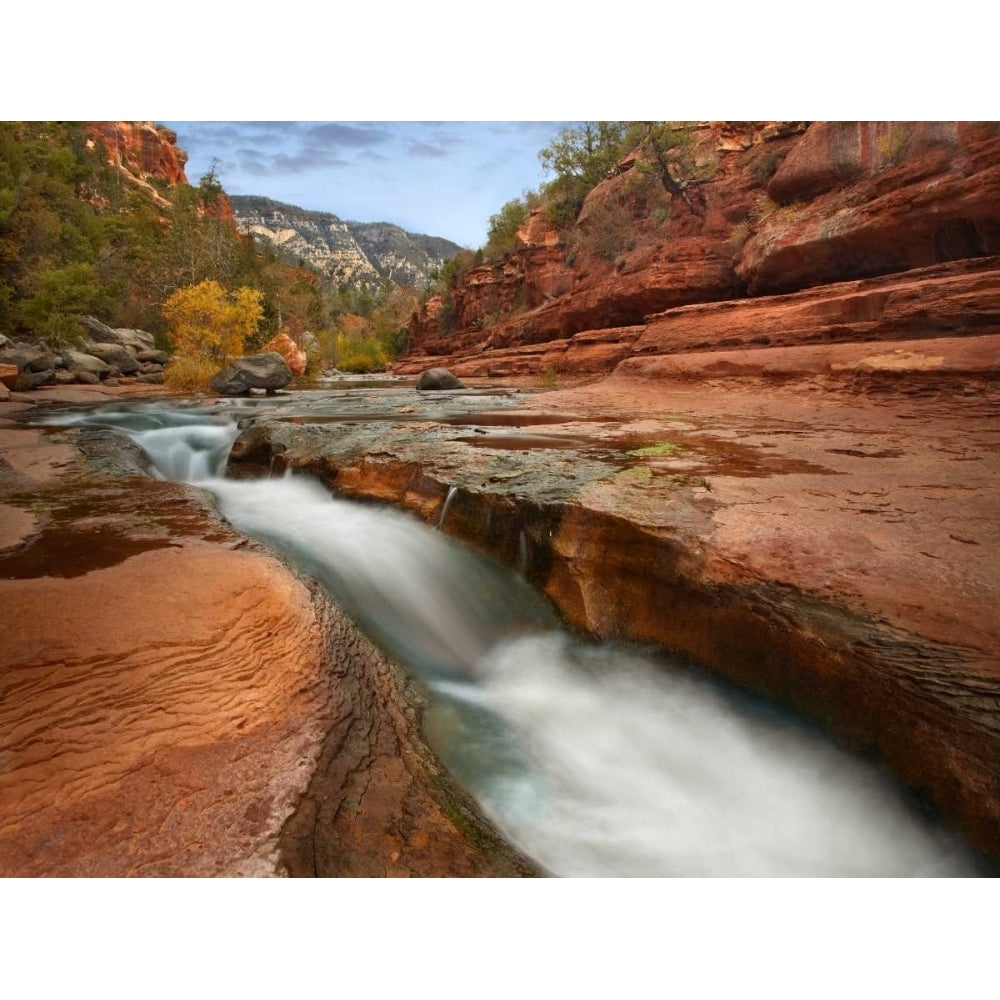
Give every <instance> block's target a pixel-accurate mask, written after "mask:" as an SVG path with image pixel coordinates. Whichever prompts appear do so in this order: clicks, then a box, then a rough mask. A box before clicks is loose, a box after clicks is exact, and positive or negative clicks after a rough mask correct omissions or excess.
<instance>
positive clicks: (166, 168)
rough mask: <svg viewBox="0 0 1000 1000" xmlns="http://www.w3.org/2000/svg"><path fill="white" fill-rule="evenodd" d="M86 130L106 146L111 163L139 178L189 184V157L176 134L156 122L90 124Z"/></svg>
mask: <svg viewBox="0 0 1000 1000" xmlns="http://www.w3.org/2000/svg"><path fill="white" fill-rule="evenodd" d="M87 130H88V132H89V133H90V135H91V137H92V138H93V139H94V140H95V141H96V140H98V139H99V140H100V141H101V142H103V143H104V146H105V148H106V149H107V151H108V159H109V162H111V163H121V164H122V165H123V166H124V167H125V168H126V169H128V170H130V171H131V172H132V173H134V174H136V175H138V176H140V177H157V178H159V179H160V180H164V181H166V182H167V183H168V184H187V177H186V176H185V174H184V164H185V163H187V158H188V155H187V153H186V152H185V151H184V150H183V149H180V148H178V146H177V133H176V132H173V131H171V130H170V129H168V128H164V127H163V126H162V125H157V124H156V123H155V122H88V123H87Z"/></svg>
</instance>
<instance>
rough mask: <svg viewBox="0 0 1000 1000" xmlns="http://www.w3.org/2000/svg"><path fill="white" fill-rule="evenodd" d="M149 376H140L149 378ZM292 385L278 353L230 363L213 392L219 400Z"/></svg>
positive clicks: (215, 379) (217, 377)
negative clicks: (255, 390) (221, 397)
mask: <svg viewBox="0 0 1000 1000" xmlns="http://www.w3.org/2000/svg"><path fill="white" fill-rule="evenodd" d="M151 377H152V376H146V375H144V376H142V378H151ZM291 381H292V370H291V369H290V368H289V367H288V363H287V362H286V361H285V359H284V358H283V357H282V356H281V355H280V354H278V353H277V351H268V352H267V353H265V354H251V355H249V356H248V357H245V358H236V359H235V360H233V361H230V362H229V364H228V365H226V367H225V368H223V369H222V371H220V372H217V373H216V374H215V375H213V376H212V382H211V386H212V392H215V393H218V394H219V395H220V396H245V395H246V394H247V393H248V392H249V391H250V390H251V389H266V390H267V391H268V392H274V391H275V390H276V389H283V388H284V387H285V386H286V385H288V383H289V382H291Z"/></svg>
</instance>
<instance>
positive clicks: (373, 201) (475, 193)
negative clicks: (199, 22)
mask: <svg viewBox="0 0 1000 1000" xmlns="http://www.w3.org/2000/svg"><path fill="white" fill-rule="evenodd" d="M163 124H164V125H166V126H167V127H169V128H172V129H174V130H175V131H176V132H177V143H178V145H179V146H180V147H181V148H182V149H185V150H187V152H188V154H189V156H190V159H189V160H188V164H187V167H186V171H187V176H188V180H189V181H191V183H192V184H197V183H198V179H199V178H200V177H201V176H202V174H204V173H205V172H206V171H207V170H208V169H209V168H210V167H211V164H212V159H213V157H215V158H217V159H218V160H219V164H218V168H217V169H218V175H219V179H220V180H221V182H222V185H223V187H225V189H226V190H227V191H228V192H229V193H230V194H259V195H266V196H267V197H268V198H274V199H276V200H277V201H284V202H288V203H289V204H292V205H299V206H300V207H302V208H310V209H316V210H320V211H326V212H333V213H335V214H336V215H339V216H340V217H341V218H342V219H353V220H357V221H360V222H394V223H396V224H397V225H399V226H402V227H403V228H404V229H407V230H409V231H410V232H417V233H428V234H430V235H432V236H444V237H446V238H448V239H450V240H454V241H455V242H456V243H460V244H462V245H464V246H468V247H473V248H475V247H478V246H480V245H482V244H483V243H484V242H485V240H486V231H487V227H488V224H489V217H490V215H492V214H493V213H494V212H496V211H497V210H498V209H499V208H500V206H501V205H503V204H504V202H506V201H509V200H510V199H511V198H514V197H517V196H518V195H520V194H521V193H522V192H523V191H524V190H525V189H527V188H536V187H538V185H539V184H540V183H541V182H542V181H543V180H544V179H545V177H544V174H543V171H542V168H541V165H540V164H539V162H538V150H539V149H541V148H542V147H543V146H545V145H546V144H547V143H548V142H549V140H550V139H551V138H552V137H553V136H554V135H555V134H556V133H557V132H558V131H559V129H560V128H562V127H563V125H564V124H566V123H564V122H383V121H373V122H163Z"/></svg>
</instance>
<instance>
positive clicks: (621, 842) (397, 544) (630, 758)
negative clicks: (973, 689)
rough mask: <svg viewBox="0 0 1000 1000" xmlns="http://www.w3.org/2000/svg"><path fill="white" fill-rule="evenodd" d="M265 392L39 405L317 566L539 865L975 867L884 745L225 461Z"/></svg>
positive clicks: (617, 868) (299, 481)
mask: <svg viewBox="0 0 1000 1000" xmlns="http://www.w3.org/2000/svg"><path fill="white" fill-rule="evenodd" d="M259 405H261V406H274V405H278V404H275V403H269V402H262V403H261V404H259ZM254 406H255V404H251V403H245V404H220V405H207V404H206V405H193V404H190V403H188V404H184V403H175V404H171V403H165V402H142V403H135V404H115V405H111V406H103V407H97V408H92V409H75V410H64V411H61V412H59V413H57V414H51V415H49V416H48V417H47V418H45V423H47V424H49V425H52V424H61V425H97V426H105V427H114V428H117V429H118V430H120V431H122V432H123V433H125V434H127V435H128V436H129V437H131V438H132V439H133V440H134V441H135V442H136V443H138V444H139V445H140V446H141V447H142V448H143V449H144V450H145V451H146V453H147V454H148V455H149V456H150V458H151V460H152V462H153V463H154V465H155V468H156V470H157V472H158V474H159V475H160V476H161V477H162V478H165V479H177V480H183V481H187V482H192V483H196V484H197V486H199V487H201V488H203V489H206V490H208V491H210V492H211V493H213V494H215V496H216V497H218V500H219V503H220V507H221V510H222V512H223V514H224V516H225V517H226V518H227V519H228V520H229V521H230V522H231V523H232V524H233V525H235V526H236V527H237V528H239V529H240V530H241V531H244V532H246V533H247V534H249V535H252V536H254V537H256V538H258V539H261V540H262V541H264V542H265V543H266V544H268V545H270V546H272V547H274V548H275V549H276V550H278V551H279V552H280V553H281V554H282V555H283V556H284V557H285V558H286V559H288V560H289V561H290V562H292V563H293V564H294V565H295V566H297V567H298V568H299V569H300V570H301V571H303V572H305V573H307V574H309V575H311V576H313V577H314V578H316V579H317V580H319V581H320V582H321V583H322V584H323V585H324V586H325V587H326V588H327V589H328V591H329V592H330V594H331V595H332V597H333V598H334V600H335V601H336V602H337V603H338V604H339V605H340V606H341V607H343V608H344V610H345V611H347V612H348V613H349V614H350V615H351V616H352V617H354V618H355V620H356V621H357V622H358V623H359V624H360V625H361V627H362V628H363V629H364V630H365V631H366V632H367V633H368V634H369V635H370V636H371V638H372V639H373V640H374V641H375V642H376V643H377V644H378V645H380V646H381V647H382V648H383V649H384V650H385V651H386V652H387V653H388V654H389V655H390V656H392V657H393V658H395V659H396V660H397V661H398V662H400V663H401V664H403V665H404V666H405V667H407V668H408V669H409V670H410V671H412V672H413V673H414V674H416V675H417V676H418V677H419V678H420V680H421V681H422V684H423V686H424V688H425V690H426V692H427V696H428V703H429V704H428V708H427V711H426V713H425V716H424V729H425V733H426V736H427V738H428V741H429V742H430V744H431V746H432V747H433V748H434V750H435V751H436V752H437V754H438V755H439V756H440V758H441V759H442V761H443V762H444V763H445V765H446V766H447V767H448V768H449V769H450V770H451V772H452V774H453V775H454V776H455V777H456V779H457V780H458V781H459V782H460V783H462V784H463V785H465V787H467V788H468V790H469V791H470V792H471V793H472V794H473V795H474V796H475V797H476V799H477V800H478V801H479V803H480V805H481V807H482V809H483V811H484V812H485V813H486V814H487V815H488V816H489V817H490V818H491V819H492V820H493V821H494V822H495V823H496V824H497V825H498V827H499V828H500V829H501V830H502V831H503V832H504V834H505V835H506V836H507V837H508V838H509V839H510V841H511V842H512V843H514V844H515V845H516V846H517V847H519V848H520V849H521V850H523V851H524V852H525V853H526V854H528V855H530V856H531V857H533V858H534V859H536V860H537V861H538V862H539V863H540V864H541V865H542V866H543V867H544V868H546V869H547V870H548V871H550V872H552V873H553V874H557V875H570V876H571V875H630V876H641V875H648V876H653V875H657V876H659V875H673V876H683V875H760V876H767V875H770V876H780V875H966V874H975V873H976V872H977V862H976V861H975V859H974V858H973V857H972V856H971V854H970V853H969V852H968V851H967V849H966V848H965V846H964V845H963V844H962V842H961V841H959V839H958V838H957V837H955V836H954V835H952V834H951V833H949V832H947V831H944V830H942V829H940V828H939V827H938V826H937V825H936V824H935V823H934V822H933V821H932V820H929V819H927V818H925V817H924V815H923V814H922V813H920V812H919V811H918V810H917V809H916V807H915V806H914V805H913V804H912V803H911V801H910V800H909V798H908V796H907V795H906V794H905V793H904V792H902V791H901V790H900V788H899V787H898V786H897V785H896V783H895V782H894V781H893V780H892V779H890V778H889V777H887V776H886V775H885V773H884V772H882V771H881V770H879V769H878V768H877V767H875V766H874V765H872V764H870V763H869V762H867V761H864V760H861V759H858V758H856V757H854V756H852V755H850V754H848V753H846V752H844V751H842V750H840V749H839V748H837V747H836V746H834V745H833V744H832V743H831V742H830V741H829V740H827V739H826V738H825V737H824V736H823V735H822V734H820V733H818V732H816V731H815V730H813V729H812V728H810V727H808V726H806V725H803V724H802V723H800V722H799V721H798V720H797V719H794V718H792V717H791V716H789V715H787V714H786V713H784V712H783V711H781V710H778V709H776V708H774V707H773V706H769V705H764V704H763V703H761V702H759V701H758V700H756V699H753V698H750V697H746V696H743V695H741V694H738V693H735V692H733V691H731V690H730V689H729V688H727V687H724V686H722V685H719V684H716V683H715V682H714V681H712V680H710V679H707V678H705V677H703V676H701V675H700V674H698V673H697V672H696V671H692V670H691V669H689V668H687V667H685V666H684V665H681V664H677V663H671V662H670V661H669V660H666V659H664V658H662V657H658V656H654V655H652V654H649V655H646V654H644V653H642V652H640V651H637V650H634V649H630V648H626V647H622V646H615V645H611V644H591V643H586V642H583V641H580V640H578V639H576V638H575V637H573V636H571V635H570V634H568V633H567V632H566V631H565V630H563V629H562V628H561V627H560V625H559V623H558V621H557V619H556V617H555V615H554V614H553V613H552V611H551V610H550V608H549V607H548V606H547V604H546V603H545V602H544V601H543V600H542V599H541V598H540V597H539V596H538V595H536V594H535V592H534V591H533V590H532V589H531V588H530V587H529V586H528V584H527V583H525V581H524V580H523V579H522V578H521V577H520V576H518V575H517V574H516V573H513V572H511V571H508V570H506V569H504V568H502V567H500V566H498V565H497V564H494V563H492V562H491V561H489V560H487V559H485V558H483V557H481V556H479V555H477V554H475V553H473V552H471V551H470V550H468V549H465V548H464V547H462V546H460V545H459V544H457V543H456V542H454V541H452V540H450V539H449V538H447V537H446V536H445V535H444V534H442V533H441V532H439V531H435V530H434V529H432V528H430V527H427V526H425V525H423V524H422V523H420V522H419V521H417V520H416V519H415V518H413V517H411V516H409V515H406V514H402V513H400V512H397V511H395V510H392V509H380V508H377V507H373V506H371V505H368V504H360V503H356V502H353V501H348V500H344V499H340V498H337V497H335V496H332V495H331V494H330V493H329V492H328V491H327V490H326V489H325V488H324V487H323V486H322V485H320V484H319V483H318V482H316V481H314V480H312V479H310V478H308V477H305V476H298V475H295V476H289V475H286V476H283V477H280V478H265V479H258V480H247V479H240V480H234V479H226V478H224V473H225V466H226V460H227V456H228V453H229V450H230V448H231V446H232V443H233V441H234V440H235V439H236V437H237V434H238V427H237V421H238V420H239V419H241V418H245V417H247V416H249V415H252V414H253V413H254V412H256V411H255V409H254ZM352 414H353V419H364V417H363V416H362V417H359V416H358V414H357V412H356V411H354V410H352ZM376 416H377V415H376ZM330 423H331V426H329V427H328V428H327V430H328V431H329V433H331V434H335V433H337V428H336V426H335V425H336V423H337V419H336V418H333V419H331V421H330Z"/></svg>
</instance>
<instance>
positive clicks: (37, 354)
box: [0, 344, 52, 372]
mask: <svg viewBox="0 0 1000 1000" xmlns="http://www.w3.org/2000/svg"><path fill="white" fill-rule="evenodd" d="M50 357H51V355H50V354H49V353H48V351H42V350H39V349H38V348H37V347H19V346H18V345H16V344H15V345H13V346H12V347H7V348H5V349H4V350H2V351H0V364H5V365H17V369H18V371H22V372H26V371H29V370H34V371H44V370H45V369H46V368H51V367H52V366H51V365H48V364H44V363H43V364H42V367H41V368H40V369H39V368H36V369H32V365H34V364H37V363H38V362H39V361H41V360H42V359H47V358H50Z"/></svg>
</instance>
